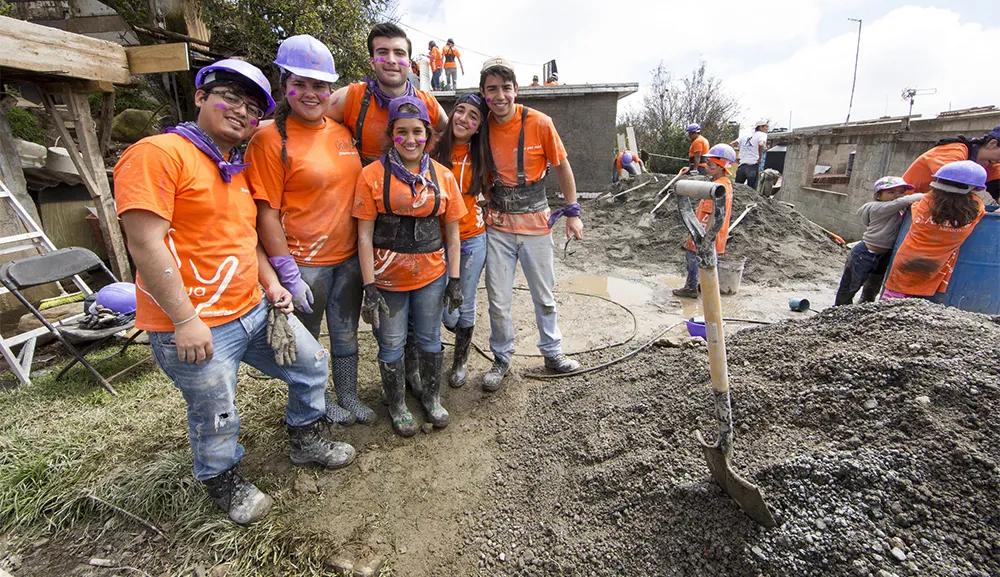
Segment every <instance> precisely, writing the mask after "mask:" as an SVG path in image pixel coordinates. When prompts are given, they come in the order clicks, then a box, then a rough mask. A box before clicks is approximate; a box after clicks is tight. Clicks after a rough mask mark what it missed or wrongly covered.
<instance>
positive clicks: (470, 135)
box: [431, 92, 488, 387]
mask: <svg viewBox="0 0 1000 577" xmlns="http://www.w3.org/2000/svg"><path fill="white" fill-rule="evenodd" d="M487 112H488V109H487V108H486V104H485V102H484V101H483V98H482V96H480V95H479V94H477V93H474V92H473V93H469V94H463V95H462V96H460V97H459V98H458V100H457V101H456V102H455V108H454V110H452V111H451V116H450V117H449V118H448V129H447V130H446V131H445V132H444V134H442V135H441V139H440V140H439V141H438V143H437V146H435V148H434V151H433V152H432V153H431V156H432V157H433V158H434V159H435V160H437V161H438V162H440V163H441V164H442V165H443V166H446V167H448V168H450V169H451V173H452V174H453V175H455V178H456V179H457V180H458V185H459V187H461V190H462V200H463V201H464V202H465V208H466V210H467V211H468V212H467V213H466V215H465V216H463V217H462V220H460V221H459V223H458V228H459V236H460V239H461V241H462V251H461V252H462V257H461V271H462V276H461V283H462V306H461V308H459V310H457V311H453V312H449V311H447V310H445V311H442V319H441V320H442V321H443V322H444V326H445V327H446V328H447V329H448V330H450V331H453V332H454V333H455V356H454V359H453V360H452V369H451V377H449V379H448V384H450V385H451V386H453V387H461V386H462V385H464V384H465V382H466V378H467V376H468V369H467V364H468V361H469V349H470V348H471V346H472V332H473V329H474V327H475V325H476V289H477V288H478V286H479V279H480V278H482V276H483V267H484V266H485V265H486V223H485V222H484V221H483V209H482V207H480V206H479V202H478V200H479V195H480V193H482V192H483V191H484V190H486V186H487V182H488V181H487V172H486V170H484V166H485V164H486V162H485V158H484V152H483V145H482V142H481V138H480V130H479V128H480V125H481V124H482V122H483V120H484V119H485V118H486V114H487Z"/></svg>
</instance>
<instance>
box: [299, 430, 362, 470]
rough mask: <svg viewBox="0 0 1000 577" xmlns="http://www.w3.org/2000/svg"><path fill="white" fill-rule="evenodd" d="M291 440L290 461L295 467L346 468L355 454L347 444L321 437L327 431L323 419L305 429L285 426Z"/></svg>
mask: <svg viewBox="0 0 1000 577" xmlns="http://www.w3.org/2000/svg"><path fill="white" fill-rule="evenodd" d="M287 428H288V436H289V437H290V438H291V445H292V451H291V454H290V456H291V459H292V462H293V463H295V464H296V465H319V466H321V467H326V468H327V469H339V468H341V467H346V466H348V465H350V464H351V463H352V462H353V461H354V457H355V456H356V454H357V453H356V452H355V451H354V447H352V446H350V445H348V444H347V443H338V442H336V441H331V440H329V439H327V438H326V437H324V436H323V432H324V429H328V427H327V425H326V423H325V422H324V421H323V419H320V420H318V421H316V422H315V423H313V424H311V425H307V426H305V427H293V426H291V425H287Z"/></svg>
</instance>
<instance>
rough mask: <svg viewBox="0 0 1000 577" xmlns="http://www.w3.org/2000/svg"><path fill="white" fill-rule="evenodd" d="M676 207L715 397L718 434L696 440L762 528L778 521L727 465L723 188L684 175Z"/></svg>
mask: <svg viewBox="0 0 1000 577" xmlns="http://www.w3.org/2000/svg"><path fill="white" fill-rule="evenodd" d="M675 191H676V193H677V197H678V198H677V207H678V210H679V211H680V214H681V219H682V220H683V221H684V225H685V226H686V227H687V229H688V232H690V233H691V238H692V240H693V241H694V244H695V246H696V247H697V252H696V254H697V259H698V273H699V278H700V280H701V305H702V309H703V310H704V311H705V330H706V336H705V340H707V341H708V363H709V371H710V372H711V375H712V393H713V396H714V398H715V419H716V422H717V423H718V426H719V436H718V439H716V441H715V443H713V444H709V443H706V442H705V439H704V437H702V434H701V431H696V432H695V436H696V437H697V439H698V444H699V445H701V448H702V451H703V452H704V453H705V460H706V461H707V462H708V469H709V471H711V472H712V478H714V479H715V482H716V483H718V484H719V486H720V487H722V489H723V490H724V491H725V492H726V493H728V494H729V496H730V497H732V498H733V500H734V501H736V503H737V504H738V505H739V506H740V508H742V509H743V511H744V512H746V514H747V515H748V516H749V517H750V518H751V519H753V520H754V521H756V522H758V523H760V524H761V525H763V526H764V527H774V526H775V525H776V524H777V523H776V522H775V520H774V516H773V515H771V510H770V509H769V508H768V506H767V503H765V502H764V495H763V494H762V493H761V491H760V488H759V487H757V486H756V485H753V484H751V483H750V482H748V481H747V480H746V479H744V478H742V477H740V476H739V475H737V474H736V472H735V471H733V469H732V467H730V464H729V460H730V458H732V455H733V413H732V409H731V408H730V403H729V370H728V367H727V365H726V335H725V332H724V331H723V329H722V300H721V298H720V296H719V273H718V270H717V269H716V263H717V262H718V261H717V257H716V254H715V237H716V235H717V234H718V233H719V230H720V229H721V228H722V224H723V222H724V221H725V219H726V188H725V187H724V186H722V185H721V184H717V183H714V182H703V181H693V180H685V181H683V182H681V183H679V184H678V185H677V188H676V189H675ZM692 198H695V199H710V200H712V201H713V203H714V205H715V206H714V210H713V211H712V220H711V222H710V223H709V226H708V229H707V230H705V229H703V228H702V226H701V223H700V222H698V218H697V217H696V216H695V212H694V208H693V207H692V204H691V199H692Z"/></svg>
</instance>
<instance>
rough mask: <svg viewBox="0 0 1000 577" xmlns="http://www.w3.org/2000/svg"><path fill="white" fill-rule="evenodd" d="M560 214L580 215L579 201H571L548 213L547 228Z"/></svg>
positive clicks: (550, 226)
mask: <svg viewBox="0 0 1000 577" xmlns="http://www.w3.org/2000/svg"><path fill="white" fill-rule="evenodd" d="M562 216H580V203H578V202H571V203H569V204H567V205H566V206H564V207H562V208H560V209H559V210H557V211H555V212H553V213H552V214H551V215H549V228H552V225H554V224H555V223H556V221H557V220H559V218H560V217H562Z"/></svg>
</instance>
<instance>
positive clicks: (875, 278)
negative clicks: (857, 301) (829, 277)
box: [833, 241, 891, 306]
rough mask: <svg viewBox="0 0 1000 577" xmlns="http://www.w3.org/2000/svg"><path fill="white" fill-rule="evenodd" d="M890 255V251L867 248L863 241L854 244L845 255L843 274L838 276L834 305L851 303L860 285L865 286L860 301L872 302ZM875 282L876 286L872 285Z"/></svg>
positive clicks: (880, 283) (879, 286)
mask: <svg viewBox="0 0 1000 577" xmlns="http://www.w3.org/2000/svg"><path fill="white" fill-rule="evenodd" d="M890 256H891V253H890V252H885V253H881V254H879V253H875V252H872V251H870V250H868V246H867V245H865V243H864V241H861V242H859V243H858V244H856V245H854V248H853V249H851V254H850V255H848V256H847V262H846V263H845V264H844V275H843V276H842V277H841V278H840V286H839V287H838V288H837V299H836V301H835V302H834V303H833V304H834V306H838V305H849V304H851V303H853V302H854V295H856V294H857V292H858V290H859V289H861V287H862V286H865V291H864V293H863V295H862V299H861V302H873V301H874V300H875V297H876V296H877V295H878V289H879V288H881V285H882V278H883V277H884V276H885V270H886V268H888V267H887V265H888V262H889V258H890ZM879 270H881V274H879ZM875 283H877V284H878V287H874V285H875ZM869 286H871V287H873V288H874V291H872V290H870V289H869Z"/></svg>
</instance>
